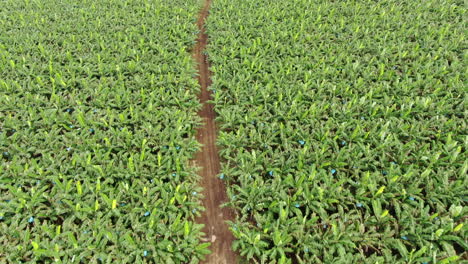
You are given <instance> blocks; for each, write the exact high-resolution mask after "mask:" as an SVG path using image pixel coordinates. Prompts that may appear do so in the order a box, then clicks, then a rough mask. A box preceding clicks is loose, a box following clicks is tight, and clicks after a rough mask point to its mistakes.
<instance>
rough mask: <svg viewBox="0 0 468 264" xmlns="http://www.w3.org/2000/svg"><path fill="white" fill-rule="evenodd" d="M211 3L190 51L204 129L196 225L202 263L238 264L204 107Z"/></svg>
mask: <svg viewBox="0 0 468 264" xmlns="http://www.w3.org/2000/svg"><path fill="white" fill-rule="evenodd" d="M210 4H211V0H205V3H204V6H203V9H202V10H201V12H200V15H199V18H198V21H197V26H198V28H199V30H200V33H199V35H198V40H197V44H196V46H195V49H194V50H193V56H194V58H195V59H196V62H197V64H198V73H199V76H198V81H199V82H200V86H201V93H200V95H199V99H200V102H201V103H202V104H203V108H202V109H201V110H200V112H199V113H198V114H199V115H200V117H201V118H202V119H203V126H201V127H200V128H198V130H197V140H198V142H200V143H201V144H203V147H202V149H201V151H200V152H198V153H197V155H196V157H195V162H196V165H197V166H199V167H201V170H200V171H199V174H200V176H201V182H200V185H201V186H202V187H203V189H204V191H203V195H204V199H203V200H202V202H203V206H204V207H205V209H206V210H205V212H203V214H202V215H201V216H200V217H199V218H198V219H197V222H198V223H201V224H204V225H205V228H204V230H203V232H205V234H206V236H207V239H208V241H210V242H211V243H212V244H211V247H210V250H211V251H212V253H211V254H210V255H208V256H207V259H206V261H205V263H208V264H233V263H237V257H236V254H235V252H233V251H232V249H231V245H232V242H233V241H234V237H233V235H232V233H231V232H230V231H229V229H228V225H227V224H226V221H227V220H232V219H233V216H234V214H233V213H232V211H231V210H229V209H228V208H221V205H222V204H223V203H225V202H226V201H227V195H226V189H225V186H224V183H223V181H222V180H220V179H219V178H217V175H218V174H219V172H220V163H219V155H218V150H217V148H216V123H215V112H214V109H213V105H212V104H209V103H207V101H208V100H210V92H209V91H208V86H210V84H211V79H210V74H211V73H210V70H209V63H208V58H207V56H206V55H205V54H204V53H203V51H204V50H205V48H206V45H207V43H208V36H207V34H206V32H205V29H204V24H205V19H206V18H207V17H208V13H209V12H208V10H209V8H210Z"/></svg>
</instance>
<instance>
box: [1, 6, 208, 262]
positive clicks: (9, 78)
mask: <svg viewBox="0 0 468 264" xmlns="http://www.w3.org/2000/svg"><path fill="white" fill-rule="evenodd" d="M199 8H200V5H199V3H198V1H194V0H193V1H179V0H176V1H165V0H161V1H151V0H133V1H115V0H100V1H88V0H85V1H78V2H77V1H70V0H67V1H55V0H50V1H29V0H21V1H2V2H1V3H0V18H1V19H0V153H1V154H0V262H2V263H21V262H23V263H24V262H29V263H198V261H199V259H201V258H202V257H203V256H204V255H206V254H207V253H208V252H209V251H208V250H207V247H208V246H209V244H208V243H203V242H202V241H201V238H202V236H203V233H202V232H201V227H202V226H201V225H199V224H197V223H195V221H194V217H195V216H197V215H198V214H199V213H200V212H201V211H202V210H203V208H202V207H201V204H200V198H201V197H200V191H201V190H200V188H199V187H198V185H197V182H198V176H196V168H193V167H192V166H189V161H190V159H191V158H192V157H193V154H194V153H195V152H196V151H198V149H199V143H198V142H197V141H196V140H195V138H194V134H195V128H196V126H197V125H199V124H200V118H199V117H198V116H197V111H198V110H199V109H200V103H199V101H198V99H197V97H196V94H197V93H198V91H199V86H198V84H197V81H196V79H195V78H194V76H195V75H196V72H195V67H194V62H193V60H192V58H191V55H190V51H189V49H190V47H193V45H194V42H195V39H196V37H197V33H198V32H197V28H196V25H195V22H196V17H197V13H198V10H199Z"/></svg>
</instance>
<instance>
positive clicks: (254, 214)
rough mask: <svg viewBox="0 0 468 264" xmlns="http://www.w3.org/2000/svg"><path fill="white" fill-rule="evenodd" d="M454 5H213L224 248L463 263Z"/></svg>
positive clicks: (283, 259) (461, 59) (308, 256)
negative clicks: (227, 225) (227, 226)
mask: <svg viewBox="0 0 468 264" xmlns="http://www.w3.org/2000/svg"><path fill="white" fill-rule="evenodd" d="M465 16H466V13H465V9H464V6H463V1H459V0H450V1H438V0H429V1H396V0H385V1H364V0H359V1H315V0H314V1H312V0H300V1H267V0H250V1H243V0H217V1H213V5H212V9H211V15H210V17H209V19H208V25H207V28H208V35H209V36H210V44H209V48H208V54H209V57H210V60H211V62H212V71H213V74H214V76H213V86H212V89H213V92H214V93H215V99H214V100H213V101H214V103H215V104H216V111H217V113H218V121H219V124H220V129H221V131H220V135H219V144H220V146H221V147H222V150H221V153H220V155H221V157H222V158H223V159H224V161H223V169H222V170H223V175H221V178H223V179H225V181H226V182H227V183H228V185H229V189H228V193H229V196H230V202H229V206H231V207H233V208H235V209H236V210H237V211H238V213H239V214H238V218H237V219H236V221H235V222H233V223H232V224H231V229H232V231H233V233H234V235H235V237H236V238H237V241H236V242H235V244H234V247H235V248H236V249H238V250H240V252H241V254H242V255H243V256H246V257H247V258H248V259H255V261H257V262H262V263H290V262H291V261H293V260H294V261H297V262H299V263H436V262H437V263H451V262H456V261H457V260H460V259H463V258H466V257H467V255H466V253H463V252H464V251H466V250H467V242H466V238H467V228H466V226H467V225H466V224H467V223H466V222H467V207H466V202H467V195H468V192H467V188H466V186H468V185H467V183H468V182H467V177H466V171H467V167H468V162H467V155H466V147H467V135H466V131H467V130H466V120H465V111H466V93H465V91H466V90H465V87H464V83H466V73H467V70H466V59H467V53H466V47H467V42H466V38H465V36H466V35H465V33H466V30H465V23H464V22H463V18H464V17H465Z"/></svg>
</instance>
